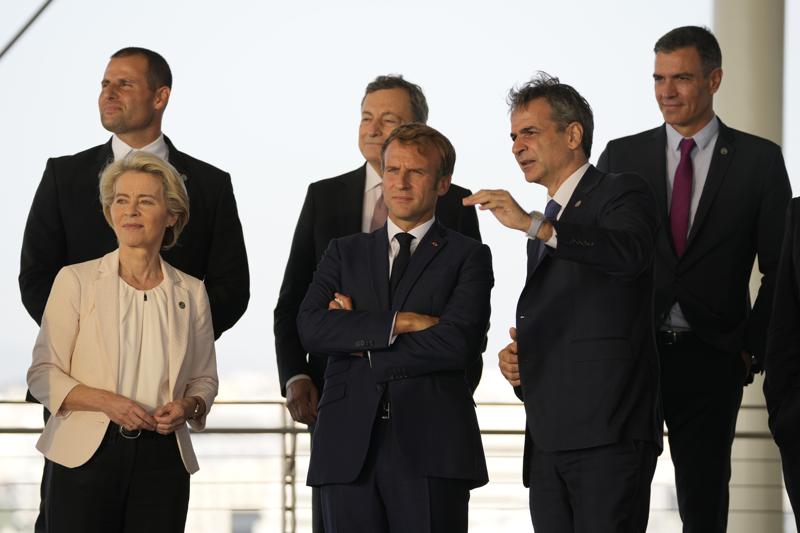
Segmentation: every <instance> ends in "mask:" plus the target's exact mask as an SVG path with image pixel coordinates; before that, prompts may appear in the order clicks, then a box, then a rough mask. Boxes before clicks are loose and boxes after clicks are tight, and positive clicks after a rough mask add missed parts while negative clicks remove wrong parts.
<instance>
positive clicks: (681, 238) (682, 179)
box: [669, 139, 695, 257]
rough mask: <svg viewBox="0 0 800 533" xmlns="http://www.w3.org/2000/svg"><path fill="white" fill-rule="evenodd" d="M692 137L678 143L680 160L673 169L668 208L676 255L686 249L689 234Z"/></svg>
mask: <svg viewBox="0 0 800 533" xmlns="http://www.w3.org/2000/svg"><path fill="white" fill-rule="evenodd" d="M694 146H695V143H694V139H683V140H682V141H681V144H680V148H681V160H680V162H679V163H678V168H677V169H676V170H675V180H674V181H673V183H672V205H671V206H670V209H669V228H670V232H671V233H672V244H673V245H674V246H675V253H677V254H678V257H681V256H683V252H685V251H686V237H687V236H688V234H689V210H690V206H691V203H692V174H693V173H694V171H693V169H692V149H693V148H694Z"/></svg>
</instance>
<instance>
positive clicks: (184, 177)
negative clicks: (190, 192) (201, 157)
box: [181, 174, 189, 182]
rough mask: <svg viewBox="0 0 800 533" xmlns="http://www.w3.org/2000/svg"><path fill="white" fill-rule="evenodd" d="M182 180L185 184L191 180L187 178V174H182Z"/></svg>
mask: <svg viewBox="0 0 800 533" xmlns="http://www.w3.org/2000/svg"><path fill="white" fill-rule="evenodd" d="M181 179H182V180H183V181H184V182H187V181H189V178H187V177H186V174H181Z"/></svg>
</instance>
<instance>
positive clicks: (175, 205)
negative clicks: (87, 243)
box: [100, 152, 189, 250]
mask: <svg viewBox="0 0 800 533" xmlns="http://www.w3.org/2000/svg"><path fill="white" fill-rule="evenodd" d="M126 172H144V173H146V174H150V175H151V176H155V177H156V178H159V179H160V180H161V186H162V188H163V190H164V200H165V201H166V204H167V211H168V212H169V213H170V214H171V215H175V216H176V217H177V220H176V221H175V224H174V225H173V226H169V227H167V229H166V231H165V232H164V240H163V241H162V246H161V248H162V249H163V250H169V249H170V248H172V247H173V246H175V243H176V242H178V237H180V234H181V231H183V228H184V227H186V224H187V223H188V222H189V195H188V194H187V193H186V186H185V185H184V184H183V178H182V177H181V175H180V174H178V171H177V170H175V167H173V166H172V165H170V164H169V163H167V162H166V161H164V160H163V159H161V158H160V157H157V156H154V155H152V154H148V153H147V152H132V153H130V154H128V155H127V156H126V157H123V158H122V159H120V160H118V161H114V162H113V163H111V164H110V165H108V166H107V167H106V168H105V170H103V173H102V174H101V175H100V204H101V205H102V206H103V215H104V216H105V217H106V222H108V224H109V225H110V226H111V227H112V228H113V227H114V224H113V223H112V221H111V204H112V203H113V202H114V194H115V188H116V183H117V179H119V177H120V176H122V175H123V174H125V173H126Z"/></svg>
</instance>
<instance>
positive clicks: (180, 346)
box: [161, 259, 192, 396]
mask: <svg viewBox="0 0 800 533" xmlns="http://www.w3.org/2000/svg"><path fill="white" fill-rule="evenodd" d="M161 268H162V270H163V272H164V283H165V286H164V292H165V293H166V295H167V326H168V330H169V391H170V395H171V396H174V393H175V382H176V380H177V378H178V373H179V371H180V368H181V365H182V364H183V360H184V358H185V357H186V347H187V343H188V339H189V317H190V315H191V305H192V301H191V300H190V298H189V292H188V291H187V290H186V287H184V286H183V284H182V277H181V274H180V273H179V272H178V271H177V270H175V269H174V268H172V266H170V265H169V264H168V263H167V262H165V261H164V260H163V259H162V260H161Z"/></svg>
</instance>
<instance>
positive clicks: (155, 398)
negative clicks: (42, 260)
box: [28, 152, 218, 533]
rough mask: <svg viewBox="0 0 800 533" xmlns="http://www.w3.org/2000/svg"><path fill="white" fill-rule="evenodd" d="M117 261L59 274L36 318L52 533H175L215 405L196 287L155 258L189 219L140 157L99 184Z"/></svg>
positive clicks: (162, 174) (184, 203)
mask: <svg viewBox="0 0 800 533" xmlns="http://www.w3.org/2000/svg"><path fill="white" fill-rule="evenodd" d="M100 200H101V203H102V206H103V212H104V214H105V216H106V219H107V220H108V222H109V224H111V226H112V227H113V229H114V232H115V233H116V235H117V240H118V242H119V249H118V250H115V251H114V252H111V253H109V254H107V255H105V256H104V257H101V258H99V259H95V260H92V261H87V262H85V263H80V264H77V265H71V266H68V267H65V268H63V269H62V270H61V271H60V272H59V274H58V276H57V277H56V280H55V283H54V284H53V288H52V291H51V293H50V297H49V299H48V302H47V307H46V308H45V312H44V317H43V319H42V327H41V330H40V332H39V336H38V339H37V341H36V345H35V347H34V350H33V364H32V365H31V367H30V369H29V371H28V386H29V387H30V390H31V393H32V394H33V395H34V397H36V398H37V399H38V400H39V401H41V402H42V403H43V404H44V405H45V407H47V409H48V410H49V411H50V412H51V413H53V416H51V417H50V419H49V421H48V422H47V424H46V426H45V429H44V431H43V433H42V436H41V438H40V439H39V441H38V443H37V448H38V449H39V450H40V451H41V452H42V453H43V454H44V455H45V457H46V458H47V459H49V461H51V463H49V465H50V466H51V470H50V473H49V481H48V486H47V489H46V490H47V498H46V499H45V513H46V517H47V524H48V531H50V532H61V531H65V532H81V533H90V532H98V533H100V532H102V533H113V532H122V531H147V532H148V533H153V532H170V533H171V532H175V531H183V529H184V524H185V521H186V513H187V509H188V502H189V474H191V473H194V472H195V471H197V470H198V464H197V458H196V457H195V454H194V450H193V449H192V443H191V440H190V438H189V430H188V427H187V423H188V425H190V426H191V427H192V428H194V429H195V430H202V429H203V428H204V427H205V419H206V415H207V414H208V410H209V409H210V408H211V404H212V402H213V401H214V397H215V396H216V394H217V388H218V379H217V369H216V356H215V352H214V333H213V328H212V323H211V313H210V309H209V304H208V297H207V295H206V292H205V288H204V286H203V282H202V281H200V280H198V279H196V278H193V277H192V276H189V275H188V274H185V273H183V272H181V271H179V270H177V269H175V268H173V267H172V266H170V265H169V264H167V263H166V262H164V261H163V260H162V259H161V258H160V255H159V250H160V249H162V247H169V246H172V245H174V244H175V242H176V241H177V239H178V236H179V235H180V232H181V230H182V229H183V227H184V226H185V225H186V223H187V221H188V217H189V205H188V196H187V194H186V189H185V187H184V184H183V181H182V180H181V177H180V176H179V175H178V173H177V172H176V171H175V169H174V168H172V167H171V166H170V165H169V163H166V162H164V161H163V160H161V159H160V158H158V157H156V156H153V155H150V154H147V153H145V152H137V153H135V154H132V155H129V156H128V157H126V158H124V159H122V160H119V161H117V162H115V163H112V164H111V165H109V167H108V168H107V169H106V170H105V171H104V172H103V175H102V176H101V179H100Z"/></svg>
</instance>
